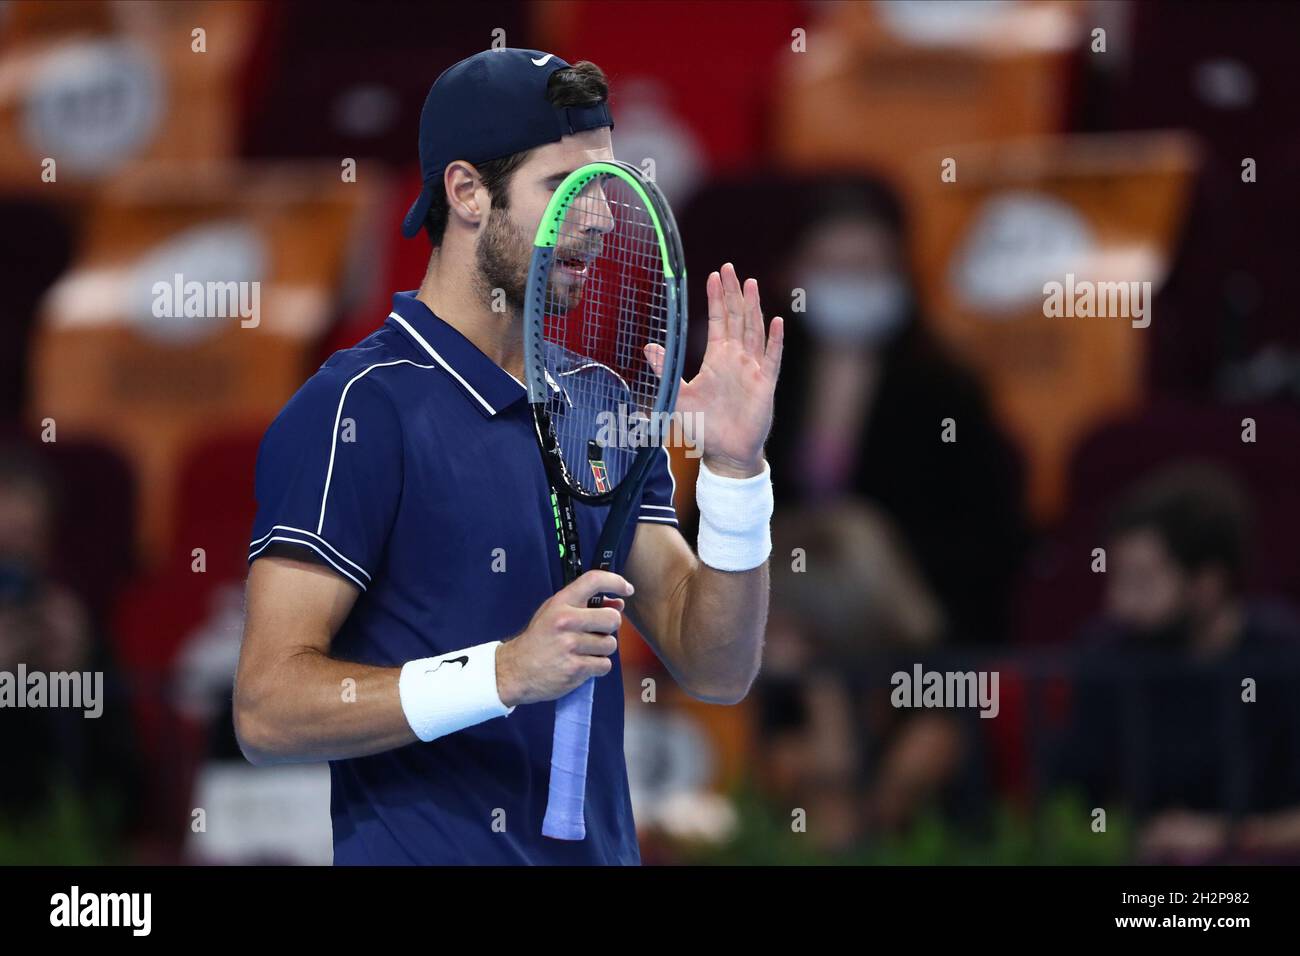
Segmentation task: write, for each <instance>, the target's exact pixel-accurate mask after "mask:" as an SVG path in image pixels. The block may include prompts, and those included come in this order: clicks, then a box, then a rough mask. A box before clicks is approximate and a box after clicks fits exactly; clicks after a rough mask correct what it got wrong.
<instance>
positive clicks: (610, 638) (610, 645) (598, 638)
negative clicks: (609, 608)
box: [569, 633, 618, 657]
mask: <svg viewBox="0 0 1300 956" xmlns="http://www.w3.org/2000/svg"><path fill="white" fill-rule="evenodd" d="M569 650H570V652H571V653H574V654H581V655H583V656H584V657H612V656H613V654H614V652H615V651H616V650H618V638H616V637H615V636H614V635H613V634H585V633H581V634H575V635H573V643H572V645H570V648H569Z"/></svg>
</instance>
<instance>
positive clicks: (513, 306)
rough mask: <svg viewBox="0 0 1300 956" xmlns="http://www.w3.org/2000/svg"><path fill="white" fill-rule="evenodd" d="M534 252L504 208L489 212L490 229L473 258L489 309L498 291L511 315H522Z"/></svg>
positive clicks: (480, 240)
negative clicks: (529, 266)
mask: <svg viewBox="0 0 1300 956" xmlns="http://www.w3.org/2000/svg"><path fill="white" fill-rule="evenodd" d="M532 252H533V250H532V244H531V243H530V242H529V241H528V239H527V237H525V236H524V234H523V231H522V230H520V229H518V228H516V227H515V225H514V223H512V222H511V221H510V214H509V213H508V212H507V211H506V210H505V209H500V208H497V209H493V210H492V211H491V212H490V213H488V222H487V228H486V229H484V230H483V235H482V236H480V237H479V240H478V243H477V244H476V245H475V249H474V257H475V259H476V261H477V265H478V278H477V281H478V283H479V285H480V287H481V290H482V292H483V296H484V298H486V299H487V301H488V306H489V307H491V306H492V305H493V299H494V295H495V290H496V289H500V290H502V292H503V293H504V294H505V300H506V307H507V308H508V309H509V310H510V312H511V313H513V314H514V315H522V314H523V311H524V285H525V283H526V282H527V281H528V263H529V262H530V260H531V259H532Z"/></svg>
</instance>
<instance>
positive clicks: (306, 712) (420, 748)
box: [235, 49, 783, 864]
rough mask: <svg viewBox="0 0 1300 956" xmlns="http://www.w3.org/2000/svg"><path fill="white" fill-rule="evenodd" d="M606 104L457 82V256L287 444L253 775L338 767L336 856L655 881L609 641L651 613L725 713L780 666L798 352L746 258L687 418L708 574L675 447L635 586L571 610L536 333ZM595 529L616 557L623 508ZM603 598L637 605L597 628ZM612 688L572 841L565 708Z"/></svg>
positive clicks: (252, 683) (652, 631)
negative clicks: (680, 510)
mask: <svg viewBox="0 0 1300 956" xmlns="http://www.w3.org/2000/svg"><path fill="white" fill-rule="evenodd" d="M607 98H608V86H607V83H606V79H605V77H604V75H603V74H602V72H601V71H600V70H599V69H598V68H597V67H596V66H594V65H593V64H590V63H578V64H577V65H574V66H570V65H569V64H568V63H566V62H564V61H563V60H561V59H560V58H559V57H556V56H554V55H553V54H549V53H542V52H538V51H536V50H518V49H507V50H497V51H485V52H482V53H479V54H476V55H475V56H472V57H470V58H468V59H466V60H462V61H461V62H460V63H457V64H456V65H455V66H453V67H451V68H450V69H448V70H447V71H446V72H445V73H443V74H442V75H441V76H440V77H439V78H438V80H437V82H436V83H434V85H433V88H432V89H431V90H430V91H429V96H428V98H427V100H426V101H425V104H424V110H423V112H422V114H421V117H420V163H421V168H422V172H423V179H424V186H423V189H422V190H421V192H420V195H419V198H417V199H416V201H415V203H414V205H413V206H412V207H411V210H410V212H409V213H408V214H407V216H406V220H405V223H404V226H403V232H404V234H405V235H406V236H407V237H408V238H409V237H412V236H414V235H416V234H417V233H418V232H419V231H420V230H421V229H423V230H425V231H426V232H427V233H428V235H429V238H430V239H431V240H432V242H433V246H434V248H433V253H432V255H431V257H430V259H429V265H428V271H427V273H426V274H425V277H424V281H423V282H422V283H421V285H420V288H419V290H418V291H415V292H400V293H398V294H396V295H395V296H394V297H393V310H392V312H391V313H390V314H389V316H388V318H387V320H386V321H385V322H384V324H383V325H382V326H381V327H380V328H379V329H378V330H377V331H376V332H374V333H373V334H371V335H370V336H369V337H368V338H366V339H365V340H363V341H362V342H360V343H359V344H358V345H357V346H356V347H354V348H351V349H346V350H343V351H341V352H338V353H336V354H335V355H334V356H332V357H331V358H330V359H329V360H328V361H327V362H326V363H325V365H324V366H323V367H322V368H321V369H320V370H319V371H318V372H317V373H316V374H315V375H314V376H313V377H312V378H311V379H310V380H309V381H308V382H307V383H306V384H305V385H304V386H303V387H302V388H301V389H300V390H299V391H298V393H297V394H296V395H295V396H294V397H293V398H292V399H291V400H290V401H289V403H288V404H287V405H286V406H285V408H284V410H283V411H282V412H281V413H280V415H279V416H278V417H277V418H276V420H275V422H274V423H273V424H272V425H271V427H270V429H269V430H268V431H267V433H266V437H265V438H264V440H263V442H262V446H261V450H260V452H259V455H258V463H257V478H256V489H257V499H258V513H257V519H256V524H255V526H254V530H253V541H252V544H251V547H250V552H249V561H250V563H251V569H250V573H249V578H248V593H247V615H246V620H245V626H244V642H243V649H242V653H241V655H240V661H239V672H238V678H237V682H236V689H235V725H236V731H237V733H238V737H239V741H240V745H241V747H242V748H243V751H244V753H245V755H246V756H247V757H248V759H249V760H250V761H252V762H253V763H255V764H276V763H290V762H302V761H318V760H328V761H329V762H330V773H331V781H332V817H333V826H334V861H335V863H338V864H408V863H418V864H452V863H462V864H525V863H527V864H532V863H539V864H635V863H638V862H639V861H640V856H639V852H638V848H637V842H636V832H635V827H634V824H633V820H632V806H631V801H630V799H629V794H628V783H627V772H626V766H625V763H624V756H623V688H622V682H621V679H620V673H619V659H618V645H617V640H616V639H615V638H614V637H612V636H610V635H611V634H614V633H616V632H617V630H618V627H619V625H620V623H621V620H622V617H623V615H624V614H625V613H626V614H628V615H629V616H630V618H631V619H632V621H633V622H634V623H635V624H636V626H637V628H638V629H639V630H640V632H641V633H642V634H643V635H645V637H646V640H647V641H649V643H650V645H651V646H652V647H653V648H654V650H655V652H656V653H657V654H658V655H659V657H660V659H661V660H662V661H663V662H664V664H665V666H666V667H667V668H668V670H669V671H670V672H671V674H672V675H673V677H674V678H675V679H676V680H677V681H678V682H679V683H680V685H681V686H682V687H683V688H684V689H685V690H686V691H688V692H689V693H690V694H692V695H693V696H695V697H697V698H699V699H701V700H705V701H710V702H715V703H723V704H730V703H735V702H737V701H739V700H740V699H741V698H743V697H744V696H745V694H746V693H747V691H748V689H749V687H750V685H751V683H752V682H753V680H754V677H755V675H756V674H757V673H758V669H759V662H760V657H761V648H762V634H763V628H764V623H765V619H766V615H767V600H768V571H767V559H768V553H769V551H770V549H771V543H770V537H769V532H768V526H769V521H770V516H771V511H772V488H771V481H770V477H769V471H768V468H767V465H766V463H765V461H764V458H763V444H764V441H765V440H766V438H767V433H768V430H769V428H770V426H771V420H772V395H773V389H774V387H775V384H776V378H777V372H778V369H779V366H780V360H781V343H782V337H783V336H782V323H781V319H779V318H774V319H773V320H772V322H771V327H770V330H769V331H768V332H766V333H765V330H764V325H763V317H762V313H761V311H760V306H759V295H758V287H757V283H756V282H755V281H754V280H753V279H750V280H748V281H747V282H746V283H745V285H744V286H743V287H742V286H741V284H740V282H739V280H738V279H737V276H736V273H735V270H734V269H733V268H732V266H731V265H730V264H728V265H724V266H723V267H722V269H721V271H720V272H714V273H713V274H712V275H710V276H709V277H708V281H707V285H706V291H707V295H708V314H709V334H708V347H707V351H706V354H705V356H704V360H703V365H702V367H701V369H700V371H699V374H698V375H697V376H696V377H695V378H694V379H693V380H692V381H690V382H687V383H683V385H682V387H681V392H680V397H679V400H678V403H677V407H678V410H679V411H681V412H683V413H685V414H690V415H695V416H698V419H697V420H698V421H699V422H700V425H701V438H700V440H699V444H700V446H701V450H702V452H703V458H702V463H701V468H700V475H699V479H698V484H697V487H696V499H697V502H698V505H699V509H700V531H699V538H698V551H699V553H698V556H697V555H696V554H695V553H693V552H692V550H691V548H690V546H689V545H688V544H687V542H686V541H685V539H684V538H683V537H682V535H681V533H680V532H679V531H678V527H677V518H676V514H675V512H674V510H673V479H672V476H671V474H670V472H669V468H668V455H667V451H666V450H665V451H664V453H663V457H662V461H661V462H656V467H655V470H654V471H652V473H651V475H650V477H649V479H648V481H647V482H646V486H645V490H644V493H643V497H642V504H641V507H640V509H639V513H636V512H634V515H635V517H634V519H633V520H634V521H635V522H636V526H635V528H632V529H629V533H628V534H627V535H626V536H625V541H626V543H625V545H624V554H622V555H621V556H620V559H619V560H618V561H617V562H615V564H614V567H617V568H623V569H625V574H622V575H620V574H615V573H612V572H608V571H589V572H587V573H586V574H584V575H582V576H581V577H579V578H578V579H577V580H576V581H574V582H573V583H572V584H571V585H569V586H568V587H565V588H563V589H560V588H559V585H560V583H561V580H562V579H561V569H560V567H559V561H558V560H557V559H556V556H555V526H554V521H555V519H554V516H553V513H552V510H551V506H550V502H549V492H548V483H547V476H546V473H545V469H544V468H543V465H542V461H541V456H540V455H539V454H538V449H537V441H536V438H535V435H534V430H533V423H532V418H531V416H530V413H529V406H528V404H527V401H526V395H525V389H524V386H523V385H522V384H521V382H520V379H521V378H522V377H523V371H522V367H523V341H522V334H521V321H522V320H521V312H522V308H523V303H524V288H525V279H526V274H527V269H528V263H529V257H530V254H531V251H532V237H533V234H534V233H535V231H536V229H537V226H538V223H539V222H540V221H541V217H542V214H543V211H544V209H545V206H546V204H547V201H548V199H549V198H550V195H551V193H552V192H553V191H554V190H555V188H556V187H557V186H558V184H559V183H560V181H561V180H562V179H564V177H565V175H566V174H567V173H569V172H570V171H572V170H573V169H575V168H577V167H579V166H581V165H583V164H585V163H588V162H592V161H595V160H604V159H612V158H613V157H614V151H613V147H612V142H611V136H610V133H611V130H612V129H613V126H614V121H613V119H612V117H611V115H610V111H609V106H608V103H607ZM576 507H577V510H578V522H579V537H580V539H581V540H585V541H595V540H596V537H597V535H598V531H599V528H600V523H601V512H602V511H603V510H604V509H600V508H589V507H587V506H585V505H582V504H578V505H577V506H576ZM588 557H590V556H589V555H588ZM597 594H607V595H615V596H616V597H613V598H610V599H608V600H607V601H606V606H604V607H598V608H594V609H593V608H588V607H587V602H588V599H589V598H591V597H592V596H594V595H597ZM592 676H595V677H597V678H599V679H598V680H597V681H596V685H595V686H596V691H595V702H594V706H593V713H592V731H591V750H590V757H589V761H588V778H587V798H586V824H587V836H586V838H585V839H584V840H581V841H560V840H550V839H547V838H545V837H543V836H542V835H541V826H542V817H543V813H544V810H545V806H546V798H547V783H548V778H549V772H550V757H551V740H552V733H553V730H554V717H555V703H554V702H555V700H556V699H557V698H559V697H561V696H563V695H564V694H566V693H567V692H568V691H570V690H572V689H573V688H575V687H577V686H578V685H579V684H581V683H582V682H583V681H585V680H586V679H587V678H589V677H592Z"/></svg>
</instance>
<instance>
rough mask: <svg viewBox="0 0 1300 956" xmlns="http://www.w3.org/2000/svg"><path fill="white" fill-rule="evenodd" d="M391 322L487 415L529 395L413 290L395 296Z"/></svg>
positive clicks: (516, 381)
mask: <svg viewBox="0 0 1300 956" xmlns="http://www.w3.org/2000/svg"><path fill="white" fill-rule="evenodd" d="M388 324H389V325H393V326H395V327H396V328H398V329H399V330H401V332H402V334H404V335H405V336H406V337H407V338H408V339H410V340H411V342H412V343H413V344H414V345H415V347H416V348H417V349H419V350H420V352H422V353H423V354H425V355H427V356H428V357H429V358H431V359H432V360H433V361H434V363H435V364H436V365H438V366H439V367H441V368H442V369H443V371H445V372H446V373H447V374H448V375H450V376H451V378H452V381H454V382H455V383H456V385H457V387H459V388H460V390H461V391H462V392H464V393H465V396H466V397H467V398H468V399H469V400H470V401H471V402H472V403H473V404H474V406H475V407H476V408H477V409H478V410H479V411H480V412H482V413H483V414H484V415H487V416H492V415H497V414H499V413H500V412H502V411H504V410H505V409H506V408H507V407H508V406H510V405H513V404H514V403H515V402H517V401H520V400H521V399H523V398H524V397H525V396H526V395H527V390H526V389H525V388H524V387H523V385H521V384H520V383H519V380H518V379H516V378H515V377H514V376H512V375H511V374H510V373H509V372H507V371H506V370H505V369H503V368H502V367H501V366H500V365H498V364H497V363H496V362H494V361H492V360H491V359H490V358H488V357H487V356H486V355H484V354H483V353H482V352H480V351H479V350H478V348H477V346H475V345H474V343H473V342H471V341H470V340H469V339H467V338H465V336H463V335H461V334H460V332H458V331H457V330H456V329H454V328H453V327H452V326H450V325H448V324H447V323H446V322H444V321H443V320H442V319H440V318H438V317H437V316H436V315H434V314H433V312H432V311H431V310H430V309H429V307H428V306H427V305H425V304H424V303H423V302H421V301H420V300H419V299H417V298H416V297H415V293H414V292H398V293H397V294H396V295H394V296H393V311H392V312H390V313H389V314H388Z"/></svg>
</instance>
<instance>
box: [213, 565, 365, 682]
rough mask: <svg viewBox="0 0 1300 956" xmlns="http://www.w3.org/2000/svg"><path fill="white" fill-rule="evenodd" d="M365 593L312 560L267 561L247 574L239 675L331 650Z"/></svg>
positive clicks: (253, 567)
mask: <svg viewBox="0 0 1300 956" xmlns="http://www.w3.org/2000/svg"><path fill="white" fill-rule="evenodd" d="M359 594H360V592H359V591H358V590H357V588H356V587H355V586H354V585H353V584H351V583H350V582H348V581H347V580H346V579H344V578H342V577H339V576H338V575H337V574H335V573H334V572H333V571H331V570H329V569H327V568H325V567H323V566H321V565H319V564H314V563H312V562H309V561H299V560H295V559H292V558H284V557H263V558H259V559H258V560H257V561H254V562H253V566H252V568H251V569H250V570H249V573H248V586H247V592H246V608H245V615H244V643H243V647H242V648H241V650H240V655H239V676H240V677H241V678H242V677H244V676H245V674H247V673H256V672H258V671H261V672H263V673H265V672H266V671H269V670H270V669H271V668H272V667H274V665H275V664H276V663H278V662H279V661H281V660H283V659H284V658H286V657H289V656H291V655H293V654H295V653H298V652H301V651H319V652H320V653H322V654H326V653H328V652H329V646H330V641H331V639H332V638H333V636H334V634H335V632H337V631H338V629H339V628H340V627H341V626H342V625H343V621H344V620H345V619H346V618H347V616H348V613H349V612H350V611H351V610H352V606H353V605H354V604H355V603H356V600H357V596H358V595H359Z"/></svg>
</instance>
